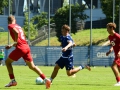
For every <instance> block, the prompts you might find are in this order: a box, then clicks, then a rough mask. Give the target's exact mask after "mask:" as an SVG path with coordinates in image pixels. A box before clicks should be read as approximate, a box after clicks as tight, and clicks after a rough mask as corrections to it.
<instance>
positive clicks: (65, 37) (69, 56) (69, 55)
mask: <svg viewBox="0 0 120 90" xmlns="http://www.w3.org/2000/svg"><path fill="white" fill-rule="evenodd" d="M69 31H70V27H69V26H68V25H63V26H62V36H60V41H61V47H62V55H61V57H60V58H59V59H58V60H57V61H56V63H55V64H56V65H55V67H54V70H53V72H52V75H51V77H50V80H51V82H52V81H53V79H54V78H55V77H56V76H57V73H58V71H59V69H60V68H61V69H63V68H64V67H65V68H66V73H67V75H68V76H72V75H74V74H75V73H77V72H78V71H80V70H82V69H84V68H86V69H88V70H91V69H90V67H89V66H87V65H86V66H85V67H84V66H82V65H81V66H79V67H77V68H74V66H73V52H72V49H73V46H74V42H73V39H72V37H71V36H70V34H69Z"/></svg>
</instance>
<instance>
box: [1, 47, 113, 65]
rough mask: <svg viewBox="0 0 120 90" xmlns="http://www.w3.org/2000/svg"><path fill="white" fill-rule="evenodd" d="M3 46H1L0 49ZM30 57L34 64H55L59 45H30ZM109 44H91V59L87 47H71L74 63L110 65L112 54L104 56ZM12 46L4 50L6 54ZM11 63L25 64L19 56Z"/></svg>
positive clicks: (59, 49)
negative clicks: (102, 45) (18, 58)
mask: <svg viewBox="0 0 120 90" xmlns="http://www.w3.org/2000/svg"><path fill="white" fill-rule="evenodd" d="M2 48H4V47H3V46H1V47H0V49H2ZM30 48H31V52H32V57H33V59H34V63H35V65H46V66H53V65H55V62H56V60H58V59H59V57H60V56H61V47H55V46H54V47H53V46H50V47H46V46H31V47H30ZM109 48H110V47H109V46H104V47H101V46H93V47H92V52H93V53H92V54H91V55H92V60H90V59H89V47H87V46H82V47H81V46H77V47H75V48H74V49H73V55H74V65H75V66H78V65H80V64H83V65H84V64H90V65H91V66H110V65H111V64H112V62H113V60H114V54H113V53H111V54H110V55H109V56H106V52H107V51H108V50H109ZM13 49H14V48H11V49H10V50H8V51H6V50H5V54H6V55H8V54H9V53H10V52H11V51H12V50H13ZM6 57H7V56H6ZM13 65H25V62H24V60H23V59H22V58H21V59H20V60H19V61H18V62H14V63H13Z"/></svg>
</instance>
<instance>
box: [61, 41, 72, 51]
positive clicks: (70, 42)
mask: <svg viewBox="0 0 120 90" xmlns="http://www.w3.org/2000/svg"><path fill="white" fill-rule="evenodd" d="M72 45H73V43H72V41H68V45H67V46H66V47H64V48H63V49H62V51H63V52H65V51H66V50H67V49H68V48H69V47H71V46H72Z"/></svg>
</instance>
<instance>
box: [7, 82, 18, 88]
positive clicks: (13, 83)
mask: <svg viewBox="0 0 120 90" xmlns="http://www.w3.org/2000/svg"><path fill="white" fill-rule="evenodd" d="M16 85H17V82H16V81H11V82H10V83H9V84H7V85H5V87H11V86H16Z"/></svg>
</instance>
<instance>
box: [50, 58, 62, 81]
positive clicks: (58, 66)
mask: <svg viewBox="0 0 120 90" xmlns="http://www.w3.org/2000/svg"><path fill="white" fill-rule="evenodd" d="M55 64H56V65H55V67H54V69H53V72H52V74H51V77H50V80H51V82H52V81H53V79H55V77H56V76H57V74H58V71H59V69H60V68H61V69H63V68H64V58H62V57H60V58H59V59H58V60H57V61H56V62H55Z"/></svg>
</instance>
